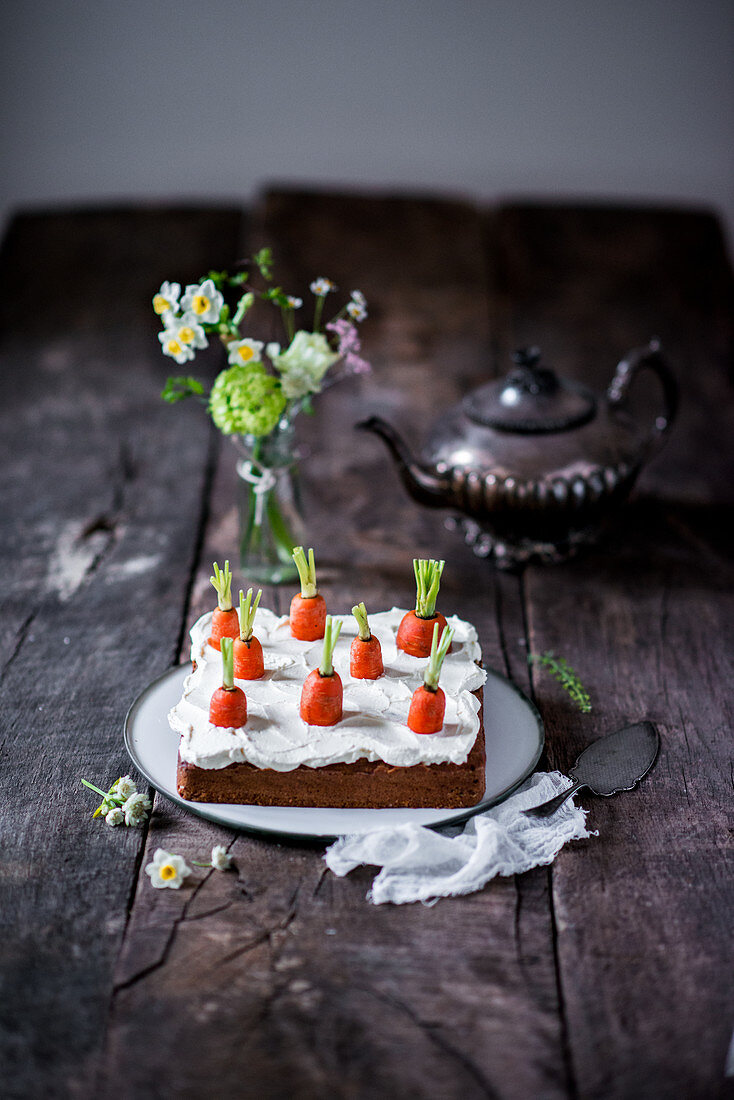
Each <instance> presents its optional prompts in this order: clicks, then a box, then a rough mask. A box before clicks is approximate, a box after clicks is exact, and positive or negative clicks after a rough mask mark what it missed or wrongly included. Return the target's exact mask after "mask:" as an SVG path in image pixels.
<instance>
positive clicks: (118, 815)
mask: <svg viewBox="0 0 734 1100" xmlns="http://www.w3.org/2000/svg"><path fill="white" fill-rule="evenodd" d="M124 820H125V815H124V813H123V812H122V810H121V809H120V807H119V806H114V807H113V808H112V809H111V810H109V811H108V813H106V814H105V821H106V822H107V824H108V825H122V823H123V822H124Z"/></svg>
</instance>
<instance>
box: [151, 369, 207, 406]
mask: <svg viewBox="0 0 734 1100" xmlns="http://www.w3.org/2000/svg"><path fill="white" fill-rule="evenodd" d="M203 392H204V387H203V385H202V384H201V382H200V381H199V380H198V378H192V377H191V376H190V375H189V376H185V375H177V376H176V377H171V378H168V379H167V380H166V384H165V386H164V387H163V389H162V391H161V397H162V398H163V400H164V401H167V402H168V403H169V405H175V404H176V402H177V401H183V400H184V399H185V398H187V397H201V395H202V394H203Z"/></svg>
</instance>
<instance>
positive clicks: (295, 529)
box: [153, 248, 370, 584]
mask: <svg viewBox="0 0 734 1100" xmlns="http://www.w3.org/2000/svg"><path fill="white" fill-rule="evenodd" d="M336 289H337V288H336V286H335V285H334V283H333V282H332V281H331V280H330V279H326V278H318V279H315V280H314V281H313V282H312V283H311V286H310V290H311V293H312V295H313V298H314V302H313V317H312V322H311V327H310V328H305V327H298V324H297V318H298V315H299V311H300V310H301V309H302V307H303V301H302V299H300V298H297V297H295V296H293V295H292V294H287V293H285V291H284V290H283V289H282V287H280V286H277V285H276V284H275V282H274V278H273V260H272V253H271V250H270V249H269V248H263V249H261V250H260V251H259V252H258V253H256V255H255V256H253V257H252V259H251V260H248V261H245V264H244V265H243V270H241V271H239V272H237V273H235V274H232V275H230V274H229V273H228V272H227V271H210V272H209V274H208V275H207V276H206V277H205V278H202V279H201V280H200V281H199V282H198V283H194V284H192V285H190V286H187V287H186V289H185V290H184V291H183V293H182V292H181V286H180V285H179V284H178V283H170V282H164V283H163V285H162V286H161V288H160V290H159V291H158V293H157V294H155V295H154V297H153V309H154V310H155V312H156V313H157V314H158V315H159V317H160V319H161V321H162V323H163V330H162V331H161V332H159V334H158V339H159V341H160V344H161V349H162V351H163V354H164V355H168V356H170V357H171V358H172V359H173V360H175V362H176V363H178V364H180V365H183V364H184V363H188V362H190V361H191V360H192V359H193V358H194V356H195V355H196V353H197V351H200V350H202V349H203V348H206V347H208V345H209V340H210V338H211V337H212V336H214V337H217V338H218V339H219V341H220V342H221V343H222V344H223V345H224V347H225V349H226V352H227V361H228V366H227V367H226V368H225V369H224V370H222V371H221V372H220V374H219V375H218V376H217V377H216V379H215V381H214V384H213V385H212V387H211V389H210V391H209V393H208V395H207V394H206V393H205V387H204V385H203V383H202V382H200V381H199V380H198V379H196V378H193V377H191V376H175V377H171V378H169V379H168V381H167V382H166V385H165V388H164V390H163V393H162V396H163V398H164V400H166V401H169V402H171V403H174V402H176V401H181V400H183V399H184V398H187V397H193V398H195V399H198V400H200V401H202V402H203V403H204V404H205V405H206V406H207V408H208V411H209V414H210V415H211V418H212V420H213V421H214V423H215V425H216V426H217V428H219V430H220V431H221V432H222V433H223V434H224V435H227V436H230V437H231V438H232V439H233V441H234V443H235V445H236V447H237V449H238V452H239V460H238V463H237V472H238V475H239V478H240V484H241V493H240V565H241V567H242V569H243V571H244V572H245V573H247V575H248V576H249V577H250V578H251V579H252V580H253V581H260V582H265V583H268V582H269V583H273V584H278V583H281V582H284V581H290V580H293V579H295V566H294V564H293V556H292V555H293V548H294V547H295V546H298V545H301V544H303V543H304V541H306V538H305V531H304V527H303V514H302V506H301V500H300V493H299V490H298V479H297V469H296V462H297V455H296V450H295V444H294V427H293V422H294V419H295V417H296V416H297V415H298V413H300V412H304V411H305V412H310V411H311V400H312V397H313V395H314V394H317V393H320V392H321V391H322V390H324V389H326V388H327V387H328V386H330V385H332V384H333V383H334V382H337V381H339V380H340V379H342V378H345V377H348V376H350V375H352V374H360V373H363V372H365V371H368V370H369V369H370V366H369V363H367V362H366V361H365V360H364V359H362V358H361V357H360V354H359V353H360V350H361V343H360V338H359V334H358V331H357V325H358V324H359V322H361V321H363V320H365V318H366V317H367V303H366V301H365V298H364V295H363V294H362V293H361V292H360V291H358V290H353V291H352V292H351V295H350V297H349V300H348V301H347V302H346V304H345V305H343V306H342V308H341V309H340V310H339V311H338V312H337V313H336V315H335V316H333V317H332V318H331V319H330V320H329V321H328V322H326V323H323V312H324V303H325V301H326V298H327V296H328V295H329V294H331V293H333V292H335V291H336ZM258 301H261V302H265V303H268V304H269V305H270V306H274V307H275V308H276V310H277V311H278V312H279V314H280V321H281V323H282V327H283V330H284V336H285V345H284V346H282V345H281V344H279V343H276V342H274V341H273V342H269V343H267V344H266V343H265V342H264V341H262V340H257V339H254V338H253V337H252V336H250V335H248V334H247V332H248V329H249V327H250V320H251V311H252V310H253V307H255V306H256V303H257V302H258ZM263 352H264V355H263Z"/></svg>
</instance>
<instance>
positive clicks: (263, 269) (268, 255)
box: [252, 248, 273, 282]
mask: <svg viewBox="0 0 734 1100" xmlns="http://www.w3.org/2000/svg"><path fill="white" fill-rule="evenodd" d="M252 258H253V260H254V261H255V263H256V264H257V267H258V270H259V272H260V274H261V275H262V277H263V279H267V280H268V282H270V279H271V278H272V269H273V250H272V248H261V249H260V251H259V252H256V253H255V255H254V256H253V257H252Z"/></svg>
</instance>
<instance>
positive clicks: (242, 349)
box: [227, 337, 264, 367]
mask: <svg viewBox="0 0 734 1100" xmlns="http://www.w3.org/2000/svg"><path fill="white" fill-rule="evenodd" d="M263 346H264V345H263V342H262V340H250V338H249V337H247V338H246V339H245V340H233V341H232V342H231V343H230V344H228V346H227V361H228V362H229V363H230V364H231V365H232V366H233V367H241V366H243V365H244V364H246V363H259V362H260V356H261V355H262V350H263Z"/></svg>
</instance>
